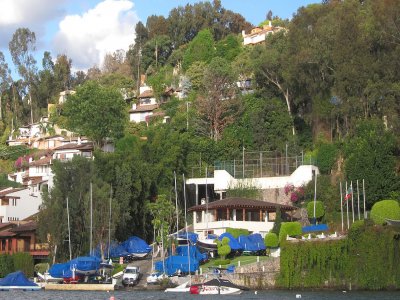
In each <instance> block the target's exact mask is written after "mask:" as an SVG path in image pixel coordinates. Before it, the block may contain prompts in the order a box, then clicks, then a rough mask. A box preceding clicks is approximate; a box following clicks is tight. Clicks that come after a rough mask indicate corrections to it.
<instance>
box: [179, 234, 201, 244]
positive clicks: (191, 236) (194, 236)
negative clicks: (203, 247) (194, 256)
mask: <svg viewBox="0 0 400 300" xmlns="http://www.w3.org/2000/svg"><path fill="white" fill-rule="evenodd" d="M188 237H189V241H190V242H191V243H192V244H196V242H197V240H198V238H199V235H198V234H197V233H194V232H187V233H186V232H180V233H179V234H178V238H181V239H187V238H188Z"/></svg>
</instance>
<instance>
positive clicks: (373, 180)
mask: <svg viewBox="0 0 400 300" xmlns="http://www.w3.org/2000/svg"><path fill="white" fill-rule="evenodd" d="M395 149H396V142H395V139H394V136H393V133H392V132H390V131H389V130H385V128H384V125H383V124H382V121H380V120H365V121H360V122H359V123H358V126H357V127H356V130H355V133H354V136H353V137H350V138H349V139H348V142H347V143H346V144H345V172H346V177H347V179H348V180H352V181H353V182H355V181H356V180H357V179H358V180H361V179H364V180H365V193H366V195H367V197H366V198H367V199H366V200H367V207H369V208H370V207H372V205H373V204H374V203H375V202H376V201H377V200H379V199H385V198H386V197H388V196H389V194H390V192H393V191H398V190H399V179H398V175H397V174H396V171H395V164H396V163H395V157H394V151H395ZM383 174H384V176H382V175H383Z"/></svg>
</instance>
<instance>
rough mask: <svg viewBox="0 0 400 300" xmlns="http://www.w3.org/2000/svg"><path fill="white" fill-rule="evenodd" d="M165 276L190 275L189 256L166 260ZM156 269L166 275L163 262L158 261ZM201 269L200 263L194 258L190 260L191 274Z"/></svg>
mask: <svg viewBox="0 0 400 300" xmlns="http://www.w3.org/2000/svg"><path fill="white" fill-rule="evenodd" d="M164 264H165V274H167V275H168V276H171V275H175V274H178V273H179V271H180V272H182V273H189V256H176V255H173V256H169V257H168V258H167V259H165V263H164ZM154 269H155V270H156V271H158V272H160V273H164V270H163V262H162V261H158V262H156V263H155V264H154ZM198 269H199V261H198V260H197V259H195V258H193V257H191V258H190V272H191V273H193V272H195V271H197V270H198Z"/></svg>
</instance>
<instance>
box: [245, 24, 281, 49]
mask: <svg viewBox="0 0 400 300" xmlns="http://www.w3.org/2000/svg"><path fill="white" fill-rule="evenodd" d="M281 30H286V29H285V28H283V27H280V26H272V24H271V21H269V24H268V25H264V26H263V27H255V28H253V29H252V30H251V31H250V33H248V34H246V32H245V31H244V30H243V31H242V37H243V45H244V46H246V45H256V44H260V43H264V42H265V38H266V36H267V35H268V34H274V33H275V32H278V31H281Z"/></svg>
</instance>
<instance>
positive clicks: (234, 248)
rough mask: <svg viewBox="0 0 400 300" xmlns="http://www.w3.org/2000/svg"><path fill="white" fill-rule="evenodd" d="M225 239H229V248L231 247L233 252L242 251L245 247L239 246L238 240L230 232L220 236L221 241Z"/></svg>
mask: <svg viewBox="0 0 400 300" xmlns="http://www.w3.org/2000/svg"><path fill="white" fill-rule="evenodd" d="M224 237H227V238H228V239H229V247H231V250H232V251H234V252H235V251H241V250H243V246H242V245H240V244H239V242H238V240H237V239H235V238H234V236H233V235H232V234H230V233H229V232H225V233H223V234H221V235H220V236H219V238H218V239H219V240H220V241H222V239H223V238H224Z"/></svg>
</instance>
